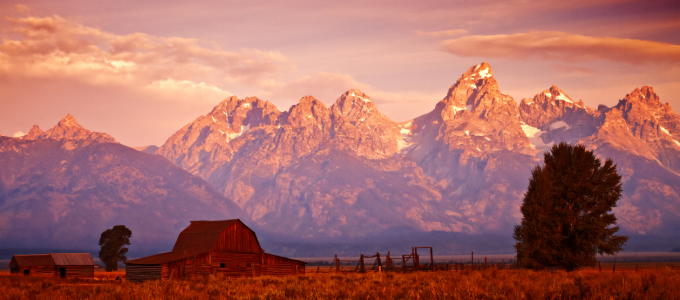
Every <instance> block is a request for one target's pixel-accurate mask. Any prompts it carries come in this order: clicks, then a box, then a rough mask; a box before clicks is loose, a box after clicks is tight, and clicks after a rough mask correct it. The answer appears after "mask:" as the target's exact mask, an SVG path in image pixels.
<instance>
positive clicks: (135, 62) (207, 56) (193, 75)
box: [0, 16, 294, 97]
mask: <svg viewBox="0 0 680 300" xmlns="http://www.w3.org/2000/svg"><path fill="white" fill-rule="evenodd" d="M7 19H8V20H9V21H10V23H11V28H10V31H11V32H12V33H13V34H14V35H12V36H18V37H19V38H18V39H10V38H9V37H5V38H4V39H3V42H2V44H1V45H0V78H1V77H18V76H20V77H25V78H34V79H69V80H76V81H78V82H84V83H87V84H91V85H107V86H111V85H118V86H123V87H127V88H133V89H139V90H143V91H145V92H149V91H158V92H161V93H166V94H167V93H174V92H176V91H177V90H178V89H179V88H181V89H182V90H183V91H185V94H191V91H192V90H193V91H195V92H196V93H198V94H205V92H210V93H216V94H219V95H220V97H223V96H225V95H227V96H228V95H229V93H228V92H226V91H224V90H222V89H221V88H220V86H225V85H229V84H241V85H246V86H256V87H259V86H263V85H266V84H269V83H270V82H271V81H272V80H273V78H274V79H275V78H277V76H279V74H280V73H281V72H283V71H286V70H290V69H294V67H293V66H292V64H291V63H290V61H289V59H288V58H287V57H286V56H284V55H283V54H281V53H280V52H277V51H261V50H257V49H241V50H239V51H225V50H222V49H219V47H215V46H209V45H206V43H205V42H202V41H200V40H197V39H188V38H178V37H157V36H152V35H148V34H144V33H133V34H128V35H116V34H112V33H109V32H105V31H102V30H100V29H98V28H93V27H88V26H84V25H83V24H81V23H78V22H75V21H70V20H66V19H64V18H61V17H59V16H53V17H46V18H36V17H26V18H7Z"/></svg>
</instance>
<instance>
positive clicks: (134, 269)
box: [125, 265, 167, 282]
mask: <svg viewBox="0 0 680 300" xmlns="http://www.w3.org/2000/svg"><path fill="white" fill-rule="evenodd" d="M162 269H163V267H162V266H161V265H127V266H126V267H125V278H127V280H128V281H130V282H144V281H147V280H154V279H162V275H163V271H162ZM166 269H167V267H166Z"/></svg>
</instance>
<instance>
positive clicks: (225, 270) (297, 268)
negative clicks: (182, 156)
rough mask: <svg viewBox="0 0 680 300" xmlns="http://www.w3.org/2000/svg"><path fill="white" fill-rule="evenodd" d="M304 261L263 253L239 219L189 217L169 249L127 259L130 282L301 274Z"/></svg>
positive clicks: (127, 272)
mask: <svg viewBox="0 0 680 300" xmlns="http://www.w3.org/2000/svg"><path fill="white" fill-rule="evenodd" d="M305 265H306V263H305V262H303V261H299V260H295V259H290V258H285V257H281V256H277V255H272V254H268V253H265V252H264V250H263V249H262V247H260V242H259V241H258V240H257V236H256V235H255V232H254V231H253V230H252V229H250V228H248V226H246V225H245V224H244V223H243V222H241V220H238V219H235V220H224V221H191V224H190V225H189V227H187V228H186V229H184V230H183V231H182V232H181V233H180V234H179V237H177V241H176V242H175V246H174V247H173V249H172V251H171V252H165V253H160V254H156V255H152V256H147V257H143V258H140V259H135V260H131V261H128V262H127V267H126V269H125V271H126V278H127V279H128V280H129V281H130V282H141V281H146V280H152V279H172V278H175V279H179V278H186V277H191V276H196V275H209V274H215V275H220V276H260V275H274V276H281V275H294V274H304V273H305Z"/></svg>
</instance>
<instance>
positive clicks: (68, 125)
mask: <svg viewBox="0 0 680 300" xmlns="http://www.w3.org/2000/svg"><path fill="white" fill-rule="evenodd" d="M24 139H28V140H38V139H52V140H88V141H95V142H102V143H116V140H115V139H114V138H113V137H111V136H110V135H108V134H106V133H101V132H93V131H91V130H88V129H85V128H84V127H83V126H81V125H80V124H78V122H76V119H75V118H74V117H73V116H72V115H71V114H67V115H66V116H65V117H63V118H62V119H61V120H60V121H59V123H57V125H56V126H54V127H52V128H51V129H49V130H47V131H45V132H42V130H41V129H40V128H39V127H38V126H37V125H34V126H33V128H31V130H30V131H29V134H28V135H26V136H25V137H24Z"/></svg>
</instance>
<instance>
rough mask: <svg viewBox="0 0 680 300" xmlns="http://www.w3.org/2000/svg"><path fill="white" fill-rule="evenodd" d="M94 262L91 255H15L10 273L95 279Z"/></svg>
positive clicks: (10, 266) (10, 263) (10, 264)
mask: <svg viewBox="0 0 680 300" xmlns="http://www.w3.org/2000/svg"><path fill="white" fill-rule="evenodd" d="M94 265H95V264H94V260H93V259H92V256H91V255H90V254H89V253H50V254H35V255H14V256H12V260H11V261H10V262H9V269H10V273H12V274H23V275H27V276H44V277H59V278H89V279H93V278H94Z"/></svg>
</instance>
